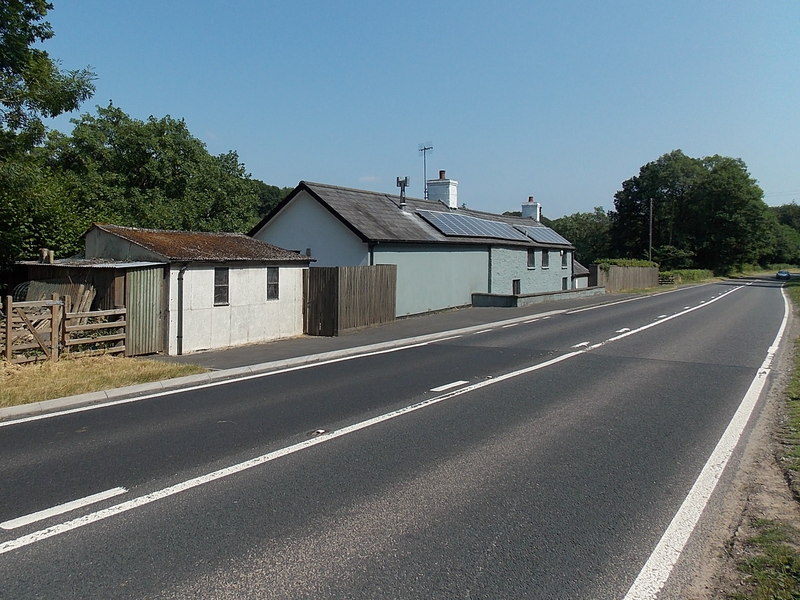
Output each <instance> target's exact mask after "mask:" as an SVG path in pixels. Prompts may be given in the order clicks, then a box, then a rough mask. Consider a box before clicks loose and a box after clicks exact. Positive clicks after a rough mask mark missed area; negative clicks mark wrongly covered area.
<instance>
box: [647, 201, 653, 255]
mask: <svg viewBox="0 0 800 600" xmlns="http://www.w3.org/2000/svg"><path fill="white" fill-rule="evenodd" d="M647 260H649V261H652V260H653V199H652V198H650V249H649V250H648V251H647Z"/></svg>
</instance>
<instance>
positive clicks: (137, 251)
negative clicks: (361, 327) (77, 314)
mask: <svg viewBox="0 0 800 600" xmlns="http://www.w3.org/2000/svg"><path fill="white" fill-rule="evenodd" d="M85 243H86V250H85V253H86V258H87V259H90V260H91V259H104V260H108V259H111V260H119V261H128V262H131V261H141V262H147V263H150V264H154V263H155V264H159V265H161V267H160V268H157V269H153V268H150V269H147V270H143V276H142V278H141V280H139V281H135V282H133V285H131V286H129V287H130V290H131V291H130V292H129V293H131V294H134V295H135V297H132V298H129V299H128V301H127V305H128V310H129V311H134V312H137V311H138V313H140V314H138V315H137V317H138V318H137V322H139V323H141V326H142V327H150V328H152V329H153V331H152V335H154V336H160V337H161V339H162V340H163V344H160V345H159V346H160V347H161V348H163V351H164V352H166V353H167V354H183V353H186V352H194V351H197V350H207V349H212V348H223V347H227V346H236V345H240V344H248V343H253V342H264V341H269V340H275V339H280V338H287V337H292V336H296V335H301V334H302V333H303V270H304V269H305V268H307V267H308V264H309V262H310V259H309V258H308V257H307V256H304V255H301V254H299V253H297V252H291V251H288V250H284V249H283V248H279V247H277V246H273V245H271V244H267V243H265V242H261V241H259V240H256V239H253V238H251V237H248V236H245V235H242V234H234V233H195V232H187V231H161V230H152V229H138V228H131V227H120V226H117V225H104V224H94V225H93V226H92V227H91V228H90V229H89V231H87V233H86V235H85ZM147 315H151V316H150V317H149V318H148V317H147Z"/></svg>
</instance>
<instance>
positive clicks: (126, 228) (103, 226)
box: [93, 223, 249, 237]
mask: <svg viewBox="0 0 800 600" xmlns="http://www.w3.org/2000/svg"><path fill="white" fill-rule="evenodd" d="M93 225H95V226H96V227H99V228H101V229H107V228H113V229H122V230H124V231H142V232H144V233H185V234H187V235H232V236H244V237H249V236H247V235H245V234H244V233H239V232H236V231H189V230H187V229H153V228H150V227H129V226H127V225H116V224H114V223H93Z"/></svg>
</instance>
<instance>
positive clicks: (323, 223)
mask: <svg viewBox="0 0 800 600" xmlns="http://www.w3.org/2000/svg"><path fill="white" fill-rule="evenodd" d="M253 237H254V238H255V239H257V240H261V241H264V242H267V243H269V244H273V245H275V246H280V247H281V248H286V249H289V250H296V251H297V252H300V253H301V254H305V252H306V248H310V249H311V257H312V258H314V259H316V262H314V263H312V264H313V266H315V267H357V266H364V265H369V249H368V247H367V244H366V243H364V242H362V241H361V239H360V238H359V237H358V236H357V235H356V234H354V233H353V232H352V231H351V230H350V229H348V228H347V226H345V225H344V224H343V223H342V222H341V221H340V220H339V219H337V218H336V217H335V216H333V215H332V214H331V213H330V211H328V210H327V209H326V208H325V207H324V206H322V205H320V203H319V202H317V201H316V200H314V198H312V197H311V196H310V195H309V194H308V192H305V191H302V192H300V193H299V194H297V196H295V198H294V199H293V200H292V201H291V202H290V203H289V204H288V205H286V206H285V207H284V208H283V210H281V212H279V213H278V214H277V215H275V216H274V217H273V218H272V219H271V220H270V222H269V223H267V224H266V225H265V226H264V227H262V228H261V229H260V230H259V231H258V232H256V234H255V235H254V236H253Z"/></svg>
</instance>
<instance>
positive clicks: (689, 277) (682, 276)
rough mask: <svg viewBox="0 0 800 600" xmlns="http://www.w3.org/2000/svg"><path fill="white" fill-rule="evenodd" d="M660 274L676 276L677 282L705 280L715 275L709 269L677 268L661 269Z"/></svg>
mask: <svg viewBox="0 0 800 600" xmlns="http://www.w3.org/2000/svg"><path fill="white" fill-rule="evenodd" d="M659 275H667V276H669V275H671V276H672V277H674V278H675V282H676V283H687V282H689V281H705V280H706V279H711V278H712V277H714V273H713V272H711V271H709V270H708V269H675V270H672V271H659Z"/></svg>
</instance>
